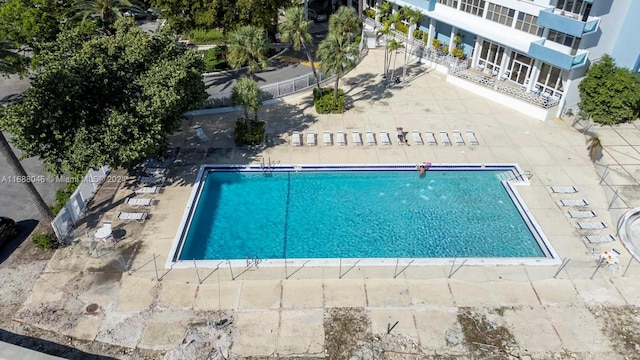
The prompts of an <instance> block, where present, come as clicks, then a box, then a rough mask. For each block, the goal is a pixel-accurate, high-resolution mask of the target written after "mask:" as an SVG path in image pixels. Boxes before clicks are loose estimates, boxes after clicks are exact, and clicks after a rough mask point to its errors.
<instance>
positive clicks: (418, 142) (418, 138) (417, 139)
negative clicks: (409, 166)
mask: <svg viewBox="0 0 640 360" xmlns="http://www.w3.org/2000/svg"><path fill="white" fill-rule="evenodd" d="M411 137H412V138H413V144H414V145H424V143H423V142H422V137H421V136H420V132H419V131H416V130H414V131H412V132H411Z"/></svg>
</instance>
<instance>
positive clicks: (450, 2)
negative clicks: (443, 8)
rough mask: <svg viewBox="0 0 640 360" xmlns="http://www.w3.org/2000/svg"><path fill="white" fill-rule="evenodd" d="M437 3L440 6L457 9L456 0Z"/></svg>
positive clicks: (441, 0)
mask: <svg viewBox="0 0 640 360" xmlns="http://www.w3.org/2000/svg"><path fill="white" fill-rule="evenodd" d="M438 2H439V3H440V4H442V5H447V6H450V7H452V8H454V9H457V8H458V0H438Z"/></svg>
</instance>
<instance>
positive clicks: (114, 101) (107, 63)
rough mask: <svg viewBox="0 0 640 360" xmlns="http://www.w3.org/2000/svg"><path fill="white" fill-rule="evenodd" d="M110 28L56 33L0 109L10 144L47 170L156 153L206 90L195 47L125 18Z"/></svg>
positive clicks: (124, 161) (125, 161)
mask: <svg viewBox="0 0 640 360" xmlns="http://www.w3.org/2000/svg"><path fill="white" fill-rule="evenodd" d="M115 30H116V32H115V33H114V35H113V36H105V35H103V34H97V35H93V36H91V37H90V38H89V40H87V41H85V42H83V43H80V44H78V43H77V38H78V31H79V30H78V29H77V28H75V29H71V30H68V31H65V32H63V33H62V34H61V36H60V37H59V38H58V40H56V41H55V42H54V43H52V44H49V45H48V46H47V48H46V50H43V52H42V53H41V54H40V55H39V57H38V61H39V63H40V64H41V67H40V68H39V69H38V70H37V71H36V73H35V74H34V78H33V80H32V82H31V88H29V89H28V90H27V91H25V93H24V94H23V99H22V102H21V103H17V104H10V105H7V106H4V107H3V108H2V110H1V112H0V128H1V129H2V130H6V131H9V132H10V133H11V134H12V135H13V137H12V138H11V141H12V143H14V144H15V145H16V146H17V147H18V148H20V149H21V150H22V151H23V153H24V155H25V156H38V157H39V158H41V159H43V161H44V164H45V167H46V168H47V170H48V171H50V172H52V173H54V174H61V173H64V172H71V173H76V172H84V171H86V169H87V168H89V167H93V168H98V167H100V166H103V165H110V166H112V167H124V166H128V165H129V164H130V163H131V162H132V161H135V160H139V159H141V158H144V157H145V156H147V155H149V154H152V153H156V152H157V151H158V150H159V149H160V147H161V146H162V145H163V144H164V142H165V139H166V136H167V135H168V134H170V133H172V132H174V131H176V130H178V129H179V128H180V126H181V123H182V114H183V113H184V112H185V111H188V110H190V109H192V108H194V107H196V106H200V105H201V104H202V101H204V99H205V98H206V96H207V95H206V92H205V91H204V83H203V81H202V76H201V72H202V70H203V69H204V64H203V61H202V57H201V56H200V55H198V54H197V53H196V52H195V51H192V50H189V49H187V48H186V47H184V46H183V45H181V44H178V43H176V42H175V41H174V40H173V37H172V36H171V35H170V34H165V33H164V32H160V33H156V34H153V35H150V34H148V33H145V32H143V31H142V30H141V29H140V28H139V27H138V26H136V24H135V23H134V22H133V21H132V20H131V19H120V20H118V21H116V23H115ZM80 37H82V36H80Z"/></svg>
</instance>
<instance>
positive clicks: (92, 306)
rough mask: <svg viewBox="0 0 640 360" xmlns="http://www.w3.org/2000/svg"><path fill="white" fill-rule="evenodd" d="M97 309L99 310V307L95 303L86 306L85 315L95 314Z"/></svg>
mask: <svg viewBox="0 0 640 360" xmlns="http://www.w3.org/2000/svg"><path fill="white" fill-rule="evenodd" d="M99 308H100V306H98V304H96V303H93V304H89V305H88V306H87V314H89V315H94V314H95V313H96V311H98V309H99Z"/></svg>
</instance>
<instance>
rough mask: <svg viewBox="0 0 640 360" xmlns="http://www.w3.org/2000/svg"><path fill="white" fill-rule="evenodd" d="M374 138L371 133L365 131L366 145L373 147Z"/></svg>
mask: <svg viewBox="0 0 640 360" xmlns="http://www.w3.org/2000/svg"><path fill="white" fill-rule="evenodd" d="M375 144H376V137H375V135H373V133H372V132H371V131H367V145H375Z"/></svg>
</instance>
